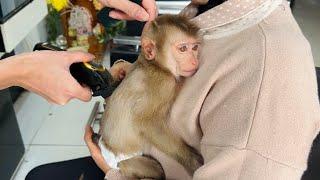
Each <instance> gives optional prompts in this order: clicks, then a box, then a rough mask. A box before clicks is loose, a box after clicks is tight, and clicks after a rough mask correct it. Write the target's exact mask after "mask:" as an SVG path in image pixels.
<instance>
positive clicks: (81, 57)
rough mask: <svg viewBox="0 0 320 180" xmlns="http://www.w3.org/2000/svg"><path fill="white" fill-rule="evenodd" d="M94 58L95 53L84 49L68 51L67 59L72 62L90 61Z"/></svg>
mask: <svg viewBox="0 0 320 180" xmlns="http://www.w3.org/2000/svg"><path fill="white" fill-rule="evenodd" d="M94 58H95V56H94V55H92V54H90V53H86V52H82V51H73V52H67V59H68V60H69V62H70V64H73V63H76V62H89V61H92V60H93V59H94Z"/></svg>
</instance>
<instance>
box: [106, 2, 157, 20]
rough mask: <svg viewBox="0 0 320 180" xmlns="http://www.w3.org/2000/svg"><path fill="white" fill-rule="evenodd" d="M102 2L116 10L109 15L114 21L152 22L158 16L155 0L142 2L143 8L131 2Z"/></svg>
mask: <svg viewBox="0 0 320 180" xmlns="http://www.w3.org/2000/svg"><path fill="white" fill-rule="evenodd" d="M100 2H101V3H102V4H104V5H105V6H108V7H111V8H115V9H116V10H113V11H111V12H110V13H109V16H110V17H112V18H114V19H122V20H134V19H135V20H138V21H152V20H154V19H155V18H156V17H157V16H158V10H157V6H156V2H155V0H142V7H141V6H139V5H137V4H136V3H133V2H131V1H129V0H100Z"/></svg>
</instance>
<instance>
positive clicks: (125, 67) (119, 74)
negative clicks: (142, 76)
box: [110, 59, 132, 81]
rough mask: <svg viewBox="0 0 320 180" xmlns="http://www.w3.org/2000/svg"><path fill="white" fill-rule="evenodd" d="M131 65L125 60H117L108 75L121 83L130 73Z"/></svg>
mask: <svg viewBox="0 0 320 180" xmlns="http://www.w3.org/2000/svg"><path fill="white" fill-rule="evenodd" d="M131 67H132V64H131V63H129V62H127V61H125V60H122V59H120V60H117V61H116V62H115V63H114V64H113V66H112V67H111V69H110V73H111V75H112V77H113V79H114V80H116V81H121V80H123V79H124V78H125V77H126V74H127V73H128V72H129V71H130V69H131Z"/></svg>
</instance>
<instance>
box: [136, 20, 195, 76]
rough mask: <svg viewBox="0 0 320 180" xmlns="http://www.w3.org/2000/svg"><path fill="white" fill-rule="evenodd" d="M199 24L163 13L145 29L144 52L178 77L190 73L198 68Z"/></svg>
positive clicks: (151, 59) (189, 74) (142, 40)
mask: <svg viewBox="0 0 320 180" xmlns="http://www.w3.org/2000/svg"><path fill="white" fill-rule="evenodd" d="M198 31H199V28H198V27H197V26H196V25H195V24H194V23H192V22H191V21H190V20H188V19H187V18H185V17H183V16H179V15H162V16H159V17H157V18H156V19H155V20H154V21H152V22H151V23H150V24H149V25H148V26H147V28H146V29H145V30H144V32H143V35H142V39H141V47H142V53H141V54H142V56H144V58H145V59H147V60H149V61H153V62H155V63H157V64H158V65H159V66H160V67H162V68H164V69H166V70H168V71H169V72H171V73H172V74H173V75H174V76H175V77H179V76H184V77H188V76H191V75H193V74H194V73H195V72H196V70H197V69H198V64H199V63H198V50H199V45H200V38H199V36H198Z"/></svg>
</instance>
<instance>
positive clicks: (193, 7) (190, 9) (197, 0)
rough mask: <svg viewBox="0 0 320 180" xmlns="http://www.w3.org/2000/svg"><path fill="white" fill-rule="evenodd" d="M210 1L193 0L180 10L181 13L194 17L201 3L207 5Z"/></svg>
mask: <svg viewBox="0 0 320 180" xmlns="http://www.w3.org/2000/svg"><path fill="white" fill-rule="evenodd" d="M208 2H209V0H192V1H191V3H190V4H189V5H188V6H186V7H185V8H184V9H183V10H182V11H181V12H180V15H182V16H185V17H187V18H189V19H191V18H194V17H195V16H196V15H197V14H198V7H199V5H205V4H207V3H208Z"/></svg>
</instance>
